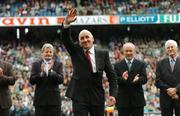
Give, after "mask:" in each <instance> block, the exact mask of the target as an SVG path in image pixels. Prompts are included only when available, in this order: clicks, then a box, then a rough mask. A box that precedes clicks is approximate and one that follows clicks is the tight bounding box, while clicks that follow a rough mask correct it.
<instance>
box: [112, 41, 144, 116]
mask: <svg viewBox="0 0 180 116" xmlns="http://www.w3.org/2000/svg"><path fill="white" fill-rule="evenodd" d="M135 52H136V49H135V45H134V44H132V43H130V42H129V43H125V44H124V45H123V53H124V56H125V58H124V59H123V60H122V61H120V62H119V63H116V64H115V67H114V68H115V71H116V74H117V76H118V77H117V78H118V97H117V109H118V115H119V116H143V115H144V106H145V104H146V103H145V99H144V92H143V88H142V85H143V84H145V83H146V82H147V75H146V64H145V63H144V62H142V61H140V60H137V59H135Z"/></svg>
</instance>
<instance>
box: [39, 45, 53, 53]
mask: <svg viewBox="0 0 180 116" xmlns="http://www.w3.org/2000/svg"><path fill="white" fill-rule="evenodd" d="M47 48H49V49H51V50H52V51H53V52H54V47H53V45H52V44H50V43H45V44H44V45H43V47H42V48H41V52H44V50H46V49H47Z"/></svg>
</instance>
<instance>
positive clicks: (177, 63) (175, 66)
mask: <svg viewBox="0 0 180 116" xmlns="http://www.w3.org/2000/svg"><path fill="white" fill-rule="evenodd" d="M179 65H180V58H179V57H177V59H176V63H175V65H174V70H173V72H174V71H175V70H176V69H177V66H179Z"/></svg>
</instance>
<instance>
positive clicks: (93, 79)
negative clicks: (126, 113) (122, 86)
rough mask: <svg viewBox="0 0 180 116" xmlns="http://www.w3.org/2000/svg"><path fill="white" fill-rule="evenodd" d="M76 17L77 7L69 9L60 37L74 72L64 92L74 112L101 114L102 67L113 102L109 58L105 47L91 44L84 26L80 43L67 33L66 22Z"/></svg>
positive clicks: (113, 83)
mask: <svg viewBox="0 0 180 116" xmlns="http://www.w3.org/2000/svg"><path fill="white" fill-rule="evenodd" d="M75 20H76V10H75V9H71V10H69V13H68V15H67V17H66V20H65V22H64V25H63V31H62V41H63V43H64V45H65V46H66V49H67V51H68V52H69V54H70V56H71V59H72V64H73V71H74V72H73V75H72V78H71V81H70V84H69V86H68V89H67V92H66V96H67V97H70V98H71V99H72V105H73V112H74V115H75V116H89V114H90V116H104V102H105V95H104V94H105V93H104V89H103V86H102V78H103V77H102V75H103V71H105V72H106V76H107V78H108V81H109V87H110V88H109V92H110V96H109V99H111V101H112V105H113V104H114V103H115V96H116V90H117V82H116V79H115V72H114V71H113V69H112V65H111V63H110V60H109V53H108V51H105V50H101V49H98V48H96V47H95V46H94V45H93V42H94V37H93V35H92V33H91V32H90V31H88V30H86V29H84V30H82V31H81V32H80V33H79V44H75V43H74V42H73V41H72V38H71V37H70V28H69V26H68V25H69V24H70V23H71V22H74V21H75Z"/></svg>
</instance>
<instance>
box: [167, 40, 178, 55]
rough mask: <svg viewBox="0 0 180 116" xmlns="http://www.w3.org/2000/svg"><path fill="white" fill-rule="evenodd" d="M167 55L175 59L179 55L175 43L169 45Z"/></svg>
mask: <svg viewBox="0 0 180 116" xmlns="http://www.w3.org/2000/svg"><path fill="white" fill-rule="evenodd" d="M166 53H167V54H168V55H169V56H170V57H172V58H174V57H175V56H176V55H177V47H176V46H175V45H174V44H173V43H168V44H167V46H166Z"/></svg>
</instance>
